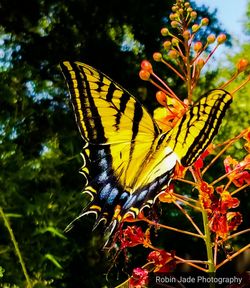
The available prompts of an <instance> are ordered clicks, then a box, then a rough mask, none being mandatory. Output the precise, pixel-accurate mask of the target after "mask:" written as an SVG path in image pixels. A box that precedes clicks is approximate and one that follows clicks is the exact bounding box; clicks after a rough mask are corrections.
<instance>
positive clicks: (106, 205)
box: [61, 61, 232, 229]
mask: <svg viewBox="0 0 250 288" xmlns="http://www.w3.org/2000/svg"><path fill="white" fill-rule="evenodd" d="M61 69H62V72H63V74H64V77H65V79H66V81H67V84H68V88H69V91H70V95H71V102H72V104H73V108H74V113H75V118H76V122H77V125H78V128H79V130H80V133H81V136H82V138H83V139H84V143H85V146H84V147H83V152H82V154H83V160H84V164H83V167H82V169H81V172H82V174H83V175H84V176H85V178H86V185H85V188H84V192H86V193H88V194H90V195H91V201H90V203H89V204H88V206H87V207H86V208H85V209H84V210H83V212H82V214H81V215H80V216H82V215H86V214H89V213H94V214H95V215H96V225H98V224H99V223H100V222H101V221H104V222H105V225H106V226H107V227H112V229H113V228H114V227H116V225H117V224H118V223H120V222H121V221H122V220H123V219H124V218H125V217H127V216H129V215H130V216H131V215H132V216H133V217H134V218H135V217H136V216H137V215H138V214H139V213H140V211H142V210H143V209H144V208H145V207H149V208H151V207H152V205H153V203H154V202H155V200H156V198H157V197H158V196H159V195H160V193H161V192H163V191H164V190H165V189H166V187H167V186H168V185H169V183H170V181H171V177H172V175H173V172H174V169H175V166H176V164H177V163H180V164H181V165H183V166H185V167H188V166H191V165H192V164H193V163H194V162H195V161H196V160H197V158H198V157H199V156H200V155H201V154H202V152H204V150H205V149H206V148H207V146H208V145H209V144H210V143H211V141H212V139H213V137H214V136H215V135H216V134H217V132H218V129H219V126H220V124H221V122H222V118H223V117H224V115H225V112H226V110H227V109H228V107H229V105H230V103H231V102H232V95H230V93H228V92H226V91H224V90H221V89H215V90H212V91H210V92H208V93H207V94H206V95H204V96H203V97H202V98H201V99H200V100H199V101H198V102H196V103H195V104H193V105H192V106H191V107H190V108H189V109H187V111H186V112H185V113H184V114H183V116H182V117H181V118H180V119H179V120H178V121H177V123H176V125H175V126H174V127H173V129H171V130H169V131H168V132H163V131H161V130H160V128H159V127H158V125H157V123H156V122H155V120H154V119H153V118H152V117H151V115H150V114H149V113H148V112H147V110H146V109H145V108H144V107H143V106H142V105H141V104H140V103H139V101H137V100H136V99H135V98H134V97H133V96H132V95H131V94H130V93H129V92H128V91H126V90H125V89H124V88H122V87H121V86H120V85H119V84H117V83H116V82H114V81H113V80H112V79H110V78H109V77H108V76H106V75H105V74H103V73H102V72H100V71H98V70H97V69H95V68H93V67H91V66H89V65H87V64H83V63H80V62H70V61H65V62H62V63H61ZM80 216H79V217H80Z"/></svg>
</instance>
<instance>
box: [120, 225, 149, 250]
mask: <svg viewBox="0 0 250 288" xmlns="http://www.w3.org/2000/svg"><path fill="white" fill-rule="evenodd" d="M118 237H119V240H120V242H121V249H124V248H126V247H134V246H136V245H139V244H146V243H150V234H149V231H148V230H147V231H146V232H145V233H144V232H143V231H142V229H141V227H137V226H128V227H127V228H126V229H124V230H122V231H121V233H120V235H119V236H118Z"/></svg>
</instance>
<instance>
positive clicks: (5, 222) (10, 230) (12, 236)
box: [0, 207, 32, 288]
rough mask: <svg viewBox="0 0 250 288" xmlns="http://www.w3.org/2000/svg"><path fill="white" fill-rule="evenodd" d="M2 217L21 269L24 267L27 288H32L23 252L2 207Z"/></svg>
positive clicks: (0, 210)
mask: <svg viewBox="0 0 250 288" xmlns="http://www.w3.org/2000/svg"><path fill="white" fill-rule="evenodd" d="M0 216H1V217H2V218H3V222H4V225H5V226H6V228H7V230H8V232H9V234H10V239H11V241H12V243H13V246H14V248H15V252H16V255H17V257H18V259H19V262H20V264H21V267H22V270H23V274H24V276H25V279H26V281H27V288H32V284H31V281H30V278H29V275H28V272H27V269H26V266H25V264H24V261H23V257H22V254H21V251H20V249H19V247H18V243H17V241H16V238H15V235H14V233H13V230H12V228H11V226H10V223H9V221H8V218H7V216H6V215H5V213H4V211H3V209H2V207H0Z"/></svg>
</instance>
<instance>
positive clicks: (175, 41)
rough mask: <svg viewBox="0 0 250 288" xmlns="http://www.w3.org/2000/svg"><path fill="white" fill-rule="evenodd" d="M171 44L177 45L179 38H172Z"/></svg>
mask: <svg viewBox="0 0 250 288" xmlns="http://www.w3.org/2000/svg"><path fill="white" fill-rule="evenodd" d="M171 42H172V45H173V46H177V45H178V44H179V40H178V39H176V38H172V41H171Z"/></svg>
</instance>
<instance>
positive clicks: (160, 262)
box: [148, 250, 176, 273]
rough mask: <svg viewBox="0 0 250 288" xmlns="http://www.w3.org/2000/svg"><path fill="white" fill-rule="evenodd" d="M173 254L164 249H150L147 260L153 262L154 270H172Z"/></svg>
mask: <svg viewBox="0 0 250 288" xmlns="http://www.w3.org/2000/svg"><path fill="white" fill-rule="evenodd" d="M174 256H175V255H174V253H168V252H166V251H164V250H160V251H159V250H158V251H152V252H150V253H149V254H148V261H149V262H153V263H154V264H155V266H156V268H155V269H154V272H165V273H167V272H171V271H173V270H174V268H175V266H176V263H175V259H174Z"/></svg>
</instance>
